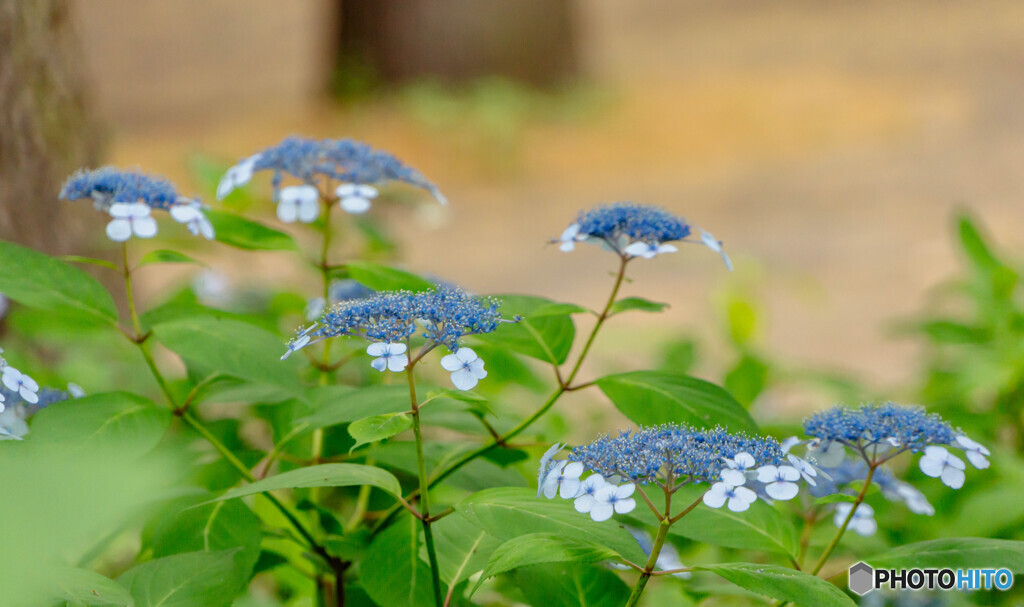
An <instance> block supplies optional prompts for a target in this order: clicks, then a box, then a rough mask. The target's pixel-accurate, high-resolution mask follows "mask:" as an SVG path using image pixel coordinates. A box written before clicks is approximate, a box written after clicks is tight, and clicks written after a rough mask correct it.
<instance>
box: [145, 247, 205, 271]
mask: <svg viewBox="0 0 1024 607" xmlns="http://www.w3.org/2000/svg"><path fill="white" fill-rule="evenodd" d="M151 263H194V264H198V265H201V266H205V265H206V264H204V263H203V262H201V261H198V260H195V259H192V258H191V257H189V256H188V255H185V254H184V253H179V252H177V251H171V250H169V249H160V250H158V251H150V252H149V253H146V254H145V255H143V256H142V259H140V260H139V263H138V265H136V266H135V267H136V268H141V267H142V266H147V265H149V264H151Z"/></svg>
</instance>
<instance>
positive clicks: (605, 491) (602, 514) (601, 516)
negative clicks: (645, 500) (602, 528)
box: [570, 462, 636, 523]
mask: <svg viewBox="0 0 1024 607" xmlns="http://www.w3.org/2000/svg"><path fill="white" fill-rule="evenodd" d="M573 463H576V462H573ZM571 465H572V464H570V466H571ZM581 467H582V466H581ZM635 490H636V485H634V484H632V483H627V484H625V485H610V484H606V485H605V486H603V487H601V488H600V489H598V490H597V491H596V492H595V493H594V504H593V505H592V506H591V508H590V518H591V519H593V520H594V521H597V522H599V523H600V522H601V521H606V520H608V519H610V518H611V517H612V514H628V513H630V512H632V511H633V509H634V508H636V500H635V499H633V498H632V497H630V496H631V495H633V492H634V491H635Z"/></svg>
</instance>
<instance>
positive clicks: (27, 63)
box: [0, 0, 102, 254]
mask: <svg viewBox="0 0 1024 607" xmlns="http://www.w3.org/2000/svg"><path fill="white" fill-rule="evenodd" d="M68 4H69V3H68V0H0V238H4V239H9V240H13V241H16V242H19V243H22V244H25V245H28V246H31V247H33V248H35V249H39V250H43V251H46V252H48V253H69V252H72V251H74V252H76V253H79V254H81V253H83V252H85V251H84V248H85V247H83V246H81V244H82V242H83V240H85V239H88V240H90V241H91V240H92V238H91V234H95V233H96V232H95V225H89V226H83V225H80V224H79V225H70V224H71V222H70V221H68V220H67V219H64V218H63V217H62V216H64V215H65V214H64V213H61V212H60V205H61V204H69V203H60V202H59V201H58V200H57V194H58V193H59V192H60V186H61V183H62V182H63V180H64V178H65V177H67V175H68V174H70V173H71V172H72V171H74V170H75V169H77V168H79V167H83V166H92V165H93V164H94V162H95V159H96V158H97V156H98V151H99V130H98V128H97V125H96V123H95V122H94V121H93V120H92V119H91V116H90V114H89V111H88V105H87V103H86V96H85V78H84V71H85V70H84V66H83V62H82V56H81V53H80V50H79V48H78V44H77V42H78V40H77V38H76V37H75V36H74V32H73V28H72V23H71V15H70V11H69V6H68ZM79 204H89V203H88V202H84V203H79ZM78 217H82V215H78ZM100 222H102V217H100V216H99V215H98V214H96V224H97V225H98V224H99V223H100ZM90 223H91V221H90Z"/></svg>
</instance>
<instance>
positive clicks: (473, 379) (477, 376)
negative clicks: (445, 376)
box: [441, 347, 487, 390]
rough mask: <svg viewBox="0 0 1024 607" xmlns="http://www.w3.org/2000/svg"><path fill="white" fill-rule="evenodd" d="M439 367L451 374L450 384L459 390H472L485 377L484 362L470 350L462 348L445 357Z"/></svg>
mask: <svg viewBox="0 0 1024 607" xmlns="http://www.w3.org/2000/svg"><path fill="white" fill-rule="evenodd" d="M441 367H443V368H444V370H445V371H448V372H450V373H451V374H452V383H453V384H454V385H455V387H456V388H458V389H459V390H472V389H473V388H474V387H475V386H476V384H477V382H478V381H480V380H481V379H483V378H485V377H487V371H485V370H484V361H483V360H482V359H481V358H480V357H479V356H477V355H476V352H474V351H473V350H472V349H471V348H466V347H462V348H459V349H458V350H457V351H456V352H455V353H454V354H449V355H448V356H445V357H444V358H442V359H441Z"/></svg>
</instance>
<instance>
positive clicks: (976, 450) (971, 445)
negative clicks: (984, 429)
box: [954, 434, 992, 470]
mask: <svg viewBox="0 0 1024 607" xmlns="http://www.w3.org/2000/svg"><path fill="white" fill-rule="evenodd" d="M954 440H956V444H957V445H959V446H960V448H961V449H963V450H964V455H966V456H967V459H968V460H969V461H970V462H971V464H972V465H973V466H974V467H975V468H977V469H978V470H984V469H985V468H988V459H986V458H987V457H988V456H989V455H992V452H991V451H989V450H988V448H986V447H985V446H984V445H982V444H981V443H978V442H975V441H973V440H971V439H969V438H967V436H965V435H963V434H961V435H960V436H958V437H956V439H954Z"/></svg>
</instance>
